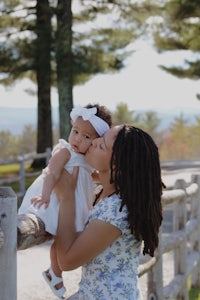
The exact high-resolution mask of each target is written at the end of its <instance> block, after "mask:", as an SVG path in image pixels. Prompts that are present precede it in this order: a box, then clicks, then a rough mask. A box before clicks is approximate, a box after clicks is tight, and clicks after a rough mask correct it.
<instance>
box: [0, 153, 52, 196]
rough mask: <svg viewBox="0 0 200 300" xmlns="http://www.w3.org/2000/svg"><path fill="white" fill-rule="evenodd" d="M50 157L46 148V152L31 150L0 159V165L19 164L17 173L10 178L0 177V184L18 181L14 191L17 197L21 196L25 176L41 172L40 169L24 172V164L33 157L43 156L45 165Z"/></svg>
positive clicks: (24, 189) (24, 184) (22, 194)
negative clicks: (13, 156) (12, 157)
mask: <svg viewBox="0 0 200 300" xmlns="http://www.w3.org/2000/svg"><path fill="white" fill-rule="evenodd" d="M50 157H51V149H50V148H47V149H46V152H44V153H35V152H33V153H28V154H21V155H18V156H17V157H16V158H14V159H9V160H5V161H0V166H3V165H12V164H19V175H18V176H15V177H12V178H0V186H2V185H3V184H10V183H14V182H19V190H18V191H16V195H17V196H18V197H23V196H24V194H25V191H26V178H29V177H35V176H38V175H40V174H41V171H36V172H31V173H28V172H26V170H25V164H26V163H31V162H32V161H33V160H34V159H40V158H45V159H46V165H47V164H48V162H49V159H50Z"/></svg>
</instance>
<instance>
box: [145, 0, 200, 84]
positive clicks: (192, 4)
mask: <svg viewBox="0 0 200 300" xmlns="http://www.w3.org/2000/svg"><path fill="white" fill-rule="evenodd" d="M150 2H152V3H154V2H155V1H153V0H152V1H150ZM157 7H158V6H157ZM156 14H157V12H156V11H154V15H156ZM199 32H200V2H199V0H194V1H191V0H185V1H182V0H170V1H163V10H162V11H160V14H159V21H157V25H155V26H154V31H153V36H154V42H155V46H156V48H157V49H158V51H174V50H188V51H193V52H194V55H193V59H192V60H185V61H184V62H183V64H182V65H181V66H170V67H167V66H161V68H162V69H163V70H165V71H167V72H169V73H171V74H173V75H175V76H177V77H179V78H190V79H195V80H196V79H199V78H200V59H199V52H200V35H199Z"/></svg>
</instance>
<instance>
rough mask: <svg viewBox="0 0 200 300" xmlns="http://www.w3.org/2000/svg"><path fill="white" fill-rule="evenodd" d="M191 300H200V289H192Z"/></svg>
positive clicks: (190, 292)
mask: <svg viewBox="0 0 200 300" xmlns="http://www.w3.org/2000/svg"><path fill="white" fill-rule="evenodd" d="M189 300H200V289H195V288H192V289H190V291H189Z"/></svg>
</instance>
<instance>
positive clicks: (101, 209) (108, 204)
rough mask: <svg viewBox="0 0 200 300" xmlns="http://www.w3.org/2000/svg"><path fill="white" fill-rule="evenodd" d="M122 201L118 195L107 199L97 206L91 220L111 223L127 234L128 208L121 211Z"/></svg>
mask: <svg viewBox="0 0 200 300" xmlns="http://www.w3.org/2000/svg"><path fill="white" fill-rule="evenodd" d="M120 206H121V199H120V198H119V197H118V196H117V195H113V196H110V197H109V198H105V199H104V200H102V201H101V202H99V203H98V204H97V205H95V207H94V209H93V211H92V213H91V215H90V218H89V220H95V219H98V220H102V221H104V222H107V223H110V224H112V225H114V226H116V227H117V228H119V229H120V230H121V232H122V233H123V232H125V231H127V230H128V223H127V213H128V212H127V208H126V206H124V207H123V209H122V210H121V211H120Z"/></svg>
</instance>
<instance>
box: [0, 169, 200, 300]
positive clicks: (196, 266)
mask: <svg viewBox="0 0 200 300" xmlns="http://www.w3.org/2000/svg"><path fill="white" fill-rule="evenodd" d="M0 185H1V184H0ZM7 189H9V188H5V187H0V290H1V293H0V300H10V299H13V300H15V299H16V298H17V296H16V294H15V296H13V295H12V296H11V295H9V296H8V298H6V296H5V297H4V296H2V295H5V294H6V292H7V291H8V289H7V286H6V283H7V282H9V288H10V286H11V285H12V287H13V290H12V292H13V293H16V277H15V278H14V277H12V279H10V277H9V279H6V276H5V274H7V275H8V274H9V272H10V273H11V274H12V276H16V269H15V268H16V262H15V257H16V249H17V247H18V249H26V248H29V247H32V246H34V245H36V244H38V243H41V242H44V241H45V240H47V239H49V235H47V236H45V235H44V226H43V224H42V223H38V221H37V219H34V218H29V216H26V215H25V216H23V215H22V216H21V217H22V218H21V217H19V216H18V218H17V224H18V244H17V239H16V227H17V225H16V216H17V209H16V203H17V197H16V196H15V194H13V193H10V190H7ZM11 190H12V189H11ZM9 200H10V201H9ZM162 203H163V215H164V219H163V225H162V228H161V230H160V244H159V248H158V249H157V251H156V255H155V257H154V258H150V257H148V256H146V255H145V256H142V255H141V258H140V267H139V276H140V278H142V277H143V276H144V275H145V276H146V277H147V282H146V289H147V295H146V299H148V300H167V299H168V300H172V299H176V300H188V299H189V296H188V283H189V282H190V284H191V286H193V287H197V288H200V175H193V176H192V177H191V182H189V183H188V182H187V183H186V182H185V181H184V180H182V179H180V180H177V181H176V183H175V185H174V186H173V188H172V189H171V190H165V191H164V193H163V196H162ZM11 207H12V209H11ZM5 216H6V218H5V219H4V217H5ZM9 218H10V221H11V220H12V222H9ZM30 220H31V221H30ZM29 221H30V222H29ZM36 223H37V224H36ZM8 224H9V226H14V227H15V230H13V228H11V227H9V226H8ZM35 224H36V225H37V226H35ZM20 226H21V227H20ZM26 226H28V227H31V230H32V231H31V230H30V231H29V235H27V234H24V235H23V228H25V227H26ZM19 229H20V230H19ZM36 229H37V235H34V230H36ZM19 231H20V232H21V233H22V234H21V240H20V239H19V238H20V235H19ZM25 231H26V230H25ZM11 233H12V234H11ZM31 235H32V238H31ZM5 241H6V242H5ZM13 243H14V244H13ZM11 253H12V258H13V259H14V260H13V261H12V260H11V262H9V259H10V255H11ZM169 253H171V254H173V276H172V278H171V279H170V281H169V282H168V283H167V284H165V280H164V278H165V265H164V256H165V255H168V254H169ZM5 262H9V263H10V265H9V271H8V268H7V265H6V266H5ZM6 272H7V273H6ZM9 276H10V275H9ZM4 282H5V285H4ZM5 291H6V292H5ZM2 297H3V298H2Z"/></svg>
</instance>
